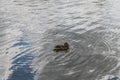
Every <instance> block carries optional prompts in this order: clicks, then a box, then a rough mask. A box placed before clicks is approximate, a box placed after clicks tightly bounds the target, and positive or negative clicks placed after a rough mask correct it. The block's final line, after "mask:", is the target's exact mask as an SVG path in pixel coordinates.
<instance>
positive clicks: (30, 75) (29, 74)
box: [8, 37, 35, 80]
mask: <svg viewBox="0 0 120 80" xmlns="http://www.w3.org/2000/svg"><path fill="white" fill-rule="evenodd" d="M17 46H19V47H20V48H21V51H20V53H19V54H17V55H16V56H14V57H13V58H12V60H13V62H12V64H13V66H12V67H11V68H10V70H12V71H13V72H12V74H10V75H9V78H8V80H34V75H35V72H33V69H32V68H31V67H30V65H31V63H32V60H33V58H34V55H33V53H34V51H30V50H31V49H30V48H29V46H30V44H29V43H27V42H25V41H24V40H23V37H21V38H20V39H19V40H18V42H17V43H15V44H13V46H11V47H10V48H14V47H17ZM26 48H27V49H26ZM25 49H26V50H25ZM23 50H24V51H23Z"/></svg>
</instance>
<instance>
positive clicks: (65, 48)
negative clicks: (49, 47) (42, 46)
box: [53, 42, 69, 53]
mask: <svg viewBox="0 0 120 80" xmlns="http://www.w3.org/2000/svg"><path fill="white" fill-rule="evenodd" d="M68 50H69V44H68V43H67V42H65V43H64V45H56V46H55V47H54V49H53V51H55V52H61V51H64V52H66V53H67V52H68Z"/></svg>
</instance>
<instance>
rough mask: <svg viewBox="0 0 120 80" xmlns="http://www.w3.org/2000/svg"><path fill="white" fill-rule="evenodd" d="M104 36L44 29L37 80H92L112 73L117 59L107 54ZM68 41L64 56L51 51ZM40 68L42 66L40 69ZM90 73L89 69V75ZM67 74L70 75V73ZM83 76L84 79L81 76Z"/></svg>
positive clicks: (106, 42) (107, 48)
mask: <svg viewBox="0 0 120 80" xmlns="http://www.w3.org/2000/svg"><path fill="white" fill-rule="evenodd" d="M103 35H104V34H100V33H97V32H96V31H87V32H85V33H82V34H78V33H74V32H69V31H66V30H63V29H55V30H53V29H50V30H47V31H46V32H45V34H44V37H43V38H42V40H41V42H42V49H41V50H40V52H41V53H40V54H38V62H37V64H39V66H40V65H41V64H43V63H42V62H44V66H43V68H42V70H41V69H40V70H39V68H38V75H37V79H38V80H41V79H42V80H46V79H49V80H74V79H76V80H79V79H85V80H94V79H96V78H98V77H101V76H103V75H106V74H111V73H114V72H115V71H116V70H117V69H118V67H117V68H116V69H115V70H114V71H111V70H112V68H114V66H116V65H117V63H118V60H117V59H116V58H114V57H111V56H110V55H109V53H110V52H111V50H112V48H111V46H110V44H109V43H110V42H109V41H108V40H105V39H104V38H103ZM64 42H68V43H69V44H70V51H69V52H68V53H64V52H59V53H55V52H53V51H52V49H53V48H54V46H55V45H57V44H63V43H64ZM41 67H42V66H41ZM90 70H93V71H91V72H89V71H90ZM70 72H71V73H70ZM85 75H86V76H85Z"/></svg>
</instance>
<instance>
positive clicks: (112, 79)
mask: <svg viewBox="0 0 120 80" xmlns="http://www.w3.org/2000/svg"><path fill="white" fill-rule="evenodd" d="M108 80H120V79H119V77H113V78H111V79H108Z"/></svg>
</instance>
